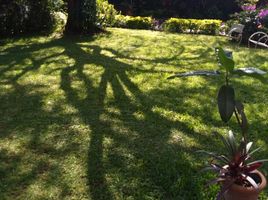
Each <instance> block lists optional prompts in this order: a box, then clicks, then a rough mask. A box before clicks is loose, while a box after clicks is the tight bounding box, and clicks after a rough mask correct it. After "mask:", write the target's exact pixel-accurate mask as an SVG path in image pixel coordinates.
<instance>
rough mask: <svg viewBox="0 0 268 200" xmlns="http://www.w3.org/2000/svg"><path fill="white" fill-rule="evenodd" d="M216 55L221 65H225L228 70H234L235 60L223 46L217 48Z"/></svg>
mask: <svg viewBox="0 0 268 200" xmlns="http://www.w3.org/2000/svg"><path fill="white" fill-rule="evenodd" d="M216 55H217V57H218V59H219V63H220V67H223V68H224V69H225V70H226V71H228V72H232V71H233V70H234V65H235V62H234V60H233V59H232V57H231V56H227V55H226V52H225V51H224V50H223V49H222V48H221V47H217V48H216Z"/></svg>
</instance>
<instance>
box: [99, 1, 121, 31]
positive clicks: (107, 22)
mask: <svg viewBox="0 0 268 200" xmlns="http://www.w3.org/2000/svg"><path fill="white" fill-rule="evenodd" d="M96 3H97V25H98V26H101V27H107V26H108V27H111V26H114V24H115V23H116V15H119V14H120V12H118V11H117V10H116V9H115V8H114V5H112V4H109V2H108V0H97V1H96Z"/></svg>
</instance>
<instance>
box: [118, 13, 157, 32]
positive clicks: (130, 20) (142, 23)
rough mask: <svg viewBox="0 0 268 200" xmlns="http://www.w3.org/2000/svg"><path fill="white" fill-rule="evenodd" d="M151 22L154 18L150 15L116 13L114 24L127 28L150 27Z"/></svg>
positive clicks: (151, 25)
mask: <svg viewBox="0 0 268 200" xmlns="http://www.w3.org/2000/svg"><path fill="white" fill-rule="evenodd" d="M153 22H154V20H153V18H151V17H139V16H138V17H132V16H125V15H116V17H115V24H114V26H115V27H120V28H129V29H152V28H153Z"/></svg>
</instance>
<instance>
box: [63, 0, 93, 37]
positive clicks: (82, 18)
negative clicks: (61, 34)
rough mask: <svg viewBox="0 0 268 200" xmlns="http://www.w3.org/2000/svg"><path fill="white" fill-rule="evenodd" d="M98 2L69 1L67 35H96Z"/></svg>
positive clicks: (84, 0)
mask: <svg viewBox="0 0 268 200" xmlns="http://www.w3.org/2000/svg"><path fill="white" fill-rule="evenodd" d="M95 21H96V0H68V19H67V23H66V27H65V33H66V34H83V33H94V32H95Z"/></svg>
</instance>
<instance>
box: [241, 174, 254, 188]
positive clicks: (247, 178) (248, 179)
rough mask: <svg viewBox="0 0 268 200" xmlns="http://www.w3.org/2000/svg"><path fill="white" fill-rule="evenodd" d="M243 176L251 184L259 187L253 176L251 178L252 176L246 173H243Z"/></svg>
mask: <svg viewBox="0 0 268 200" xmlns="http://www.w3.org/2000/svg"><path fill="white" fill-rule="evenodd" d="M243 177H244V178H245V179H246V180H247V181H248V182H249V183H250V185H252V186H253V187H254V188H255V189H257V188H258V185H257V183H256V182H255V181H254V179H253V178H251V177H250V176H247V175H245V174H243Z"/></svg>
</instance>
